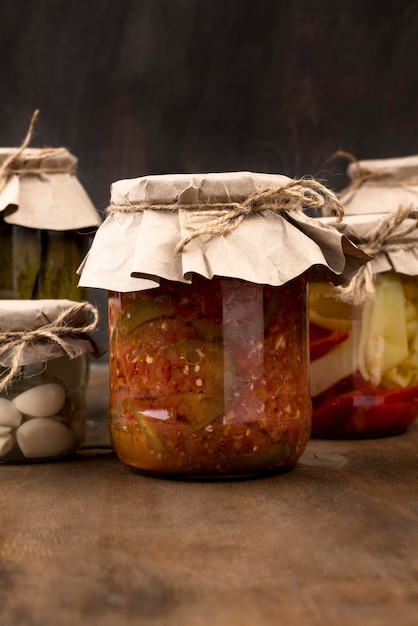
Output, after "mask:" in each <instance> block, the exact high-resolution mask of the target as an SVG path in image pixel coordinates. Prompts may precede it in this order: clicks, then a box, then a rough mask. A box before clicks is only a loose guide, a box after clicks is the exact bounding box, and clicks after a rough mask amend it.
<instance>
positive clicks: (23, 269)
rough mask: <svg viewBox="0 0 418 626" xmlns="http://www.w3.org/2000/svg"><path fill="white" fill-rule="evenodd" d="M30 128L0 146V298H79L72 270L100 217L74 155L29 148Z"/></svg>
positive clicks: (62, 149)
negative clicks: (18, 141)
mask: <svg viewBox="0 0 418 626" xmlns="http://www.w3.org/2000/svg"><path fill="white" fill-rule="evenodd" d="M35 113H36V112H35ZM36 117H37V116H36V115H34V118H33V120H32V127H33V124H34V122H35V121H36ZM32 130H33V128H31V131H30V133H29V134H28V137H27V138H26V140H25V141H24V143H23V144H22V146H21V147H20V148H0V299H11V298H14V299H35V298H36V299H49V298H58V299H62V298H64V299H70V300H82V299H83V298H84V297H85V293H83V290H82V289H79V288H78V287H77V282H78V279H77V274H76V270H77V268H78V266H79V265H80V263H81V261H82V259H83V257H84V255H85V254H86V251H87V250H88V247H89V246H90V243H91V233H92V230H93V229H95V228H96V227H97V226H98V225H99V224H100V223H101V219H100V216H99V214H98V213H97V212H96V210H95V208H94V206H93V204H92V203H91V201H90V199H89V197H88V195H87V193H86V191H85V190H84V188H83V187H82V185H81V184H80V182H79V180H78V178H77V175H76V171H77V163H78V162H77V159H76V157H75V156H73V155H72V154H71V153H70V152H68V150H66V149H65V148H28V147H27V143H28V142H29V140H30V136H31V132H32Z"/></svg>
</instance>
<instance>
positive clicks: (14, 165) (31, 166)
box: [0, 109, 77, 193]
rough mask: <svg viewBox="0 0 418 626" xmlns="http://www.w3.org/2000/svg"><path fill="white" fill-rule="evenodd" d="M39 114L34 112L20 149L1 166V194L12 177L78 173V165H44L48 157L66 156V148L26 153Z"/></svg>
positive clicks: (37, 110)
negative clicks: (44, 160) (43, 162)
mask: <svg viewBox="0 0 418 626" xmlns="http://www.w3.org/2000/svg"><path fill="white" fill-rule="evenodd" d="M39 113H40V111H39V109H36V110H35V111H34V113H33V115H32V119H31V121H30V124H29V128H28V131H27V133H26V137H25V138H24V140H23V142H22V144H21V145H20V146H19V148H17V149H16V151H15V152H13V153H12V154H9V156H8V157H7V158H6V159H5V160H4V161H3V163H1V164H0V193H1V192H2V191H3V189H4V188H5V186H6V184H7V181H8V179H9V177H10V176H12V175H19V176H30V175H32V176H42V174H59V173H64V174H75V173H76V169H77V166H76V164H70V165H68V166H66V167H64V166H60V167H58V166H56V167H48V166H46V165H44V164H42V161H43V159H46V158H47V157H56V156H61V155H63V154H66V153H67V150H66V149H65V148H40V149H39V150H37V151H36V153H34V154H28V153H26V154H25V153H24V151H25V149H26V148H27V147H28V145H29V144H30V142H31V140H32V137H33V133H34V129H35V125H36V122H37V120H38V117H39Z"/></svg>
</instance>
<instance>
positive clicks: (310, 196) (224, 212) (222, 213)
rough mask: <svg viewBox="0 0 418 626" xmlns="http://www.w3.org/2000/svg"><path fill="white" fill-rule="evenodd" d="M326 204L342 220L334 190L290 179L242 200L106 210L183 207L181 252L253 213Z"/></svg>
mask: <svg viewBox="0 0 418 626" xmlns="http://www.w3.org/2000/svg"><path fill="white" fill-rule="evenodd" d="M325 206H327V207H329V211H330V212H332V213H333V214H334V215H336V217H337V221H341V220H342V217H343V215H344V210H343V208H342V205H341V203H340V201H339V200H338V197H337V195H336V194H334V192H332V191H331V190H329V189H327V187H325V186H324V185H322V184H321V183H319V182H317V181H315V180H311V179H299V180H291V181H290V182H288V183H286V184H284V185H281V186H280V187H269V188H266V189H258V190H256V191H254V192H253V193H252V194H250V195H249V196H248V197H247V198H245V199H244V200H243V201H242V202H238V201H235V202H234V201H226V202H196V203H191V204H180V203H178V202H173V203H167V204H153V203H151V202H141V203H138V204H125V205H118V204H110V206H109V207H108V208H107V212H108V213H112V212H117V211H120V212H123V213H135V212H139V211H145V210H148V209H150V210H154V211H155V210H157V211H158V210H167V211H173V210H174V211H178V210H180V209H182V210H184V213H183V215H182V217H181V220H182V221H181V225H182V227H183V228H185V229H186V230H188V231H190V235H187V236H186V237H183V239H182V240H181V241H180V242H179V243H178V244H177V246H176V249H175V252H176V254H180V253H181V252H183V250H184V248H185V246H186V245H187V244H188V243H189V242H190V241H192V239H195V238H196V237H199V236H201V235H211V236H215V235H224V234H227V233H230V232H232V231H233V230H235V229H236V228H237V227H238V226H239V224H241V222H242V221H243V220H244V219H246V218H247V217H248V216H249V215H250V214H253V213H257V212H262V211H273V212H275V213H286V212H289V211H300V210H301V208H303V207H304V208H311V209H315V210H324V207H325Z"/></svg>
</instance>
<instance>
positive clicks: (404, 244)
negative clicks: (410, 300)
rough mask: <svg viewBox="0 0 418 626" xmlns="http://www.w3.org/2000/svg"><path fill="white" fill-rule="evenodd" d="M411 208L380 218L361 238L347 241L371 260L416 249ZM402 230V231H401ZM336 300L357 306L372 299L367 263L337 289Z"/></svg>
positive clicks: (414, 222) (372, 289)
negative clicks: (399, 251)
mask: <svg viewBox="0 0 418 626" xmlns="http://www.w3.org/2000/svg"><path fill="white" fill-rule="evenodd" d="M411 216H412V217H414V220H413V222H412V223H410V224H406V225H405V224H403V222H404V221H405V220H406V219H407V218H408V217H411ZM416 217H417V216H416V214H414V211H413V208H412V206H407V207H404V206H402V205H401V206H399V207H398V209H397V210H396V211H394V212H393V213H390V214H389V215H387V216H386V217H385V218H383V219H382V220H381V221H380V222H379V224H378V225H377V226H376V227H375V228H374V230H372V231H371V232H370V233H369V235H367V236H366V237H364V238H356V237H355V236H350V239H351V241H352V242H353V243H355V244H356V245H357V246H358V247H359V248H360V249H361V250H363V251H364V252H365V253H366V254H368V255H369V256H371V257H374V256H376V254H381V253H384V252H387V253H389V252H393V251H396V250H411V249H416V248H417V246H418V240H417V237H416V236H415V237H411V236H410V235H411V234H412V233H414V232H416V229H417V227H418V221H417V219H416ZM402 226H403V227H402ZM336 289H337V291H338V296H339V298H340V299H341V300H342V301H343V302H347V303H350V304H354V305H358V304H362V303H363V302H364V300H365V299H366V298H374V297H375V286H374V280H373V267H372V263H371V262H370V261H369V262H368V263H366V265H363V266H362V267H361V268H360V269H359V270H358V271H357V273H356V274H355V275H354V276H353V278H352V279H351V280H350V281H349V283H347V284H346V285H340V286H338V287H337V288H336Z"/></svg>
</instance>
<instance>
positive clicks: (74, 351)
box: [0, 300, 104, 375]
mask: <svg viewBox="0 0 418 626" xmlns="http://www.w3.org/2000/svg"><path fill="white" fill-rule="evenodd" d="M89 317H91V318H92V321H89ZM98 322H99V314H98V311H97V309H96V308H95V307H94V306H93V305H92V304H90V303H89V302H74V301H72V300H0V365H1V366H2V367H5V368H10V369H11V370H14V372H13V371H12V374H13V375H14V373H15V371H16V368H18V367H20V366H21V365H30V364H33V363H43V362H45V361H48V360H49V359H55V358H58V357H60V356H64V355H67V356H68V357H69V358H71V359H73V358H75V357H77V356H80V355H82V354H85V353H87V352H89V353H91V354H93V356H96V357H97V356H100V355H101V354H103V353H104V350H103V349H102V348H101V346H100V345H99V344H98V343H97V342H96V341H95V339H94V338H93V336H92V332H93V331H94V330H95V329H96V328H97V325H98Z"/></svg>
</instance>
